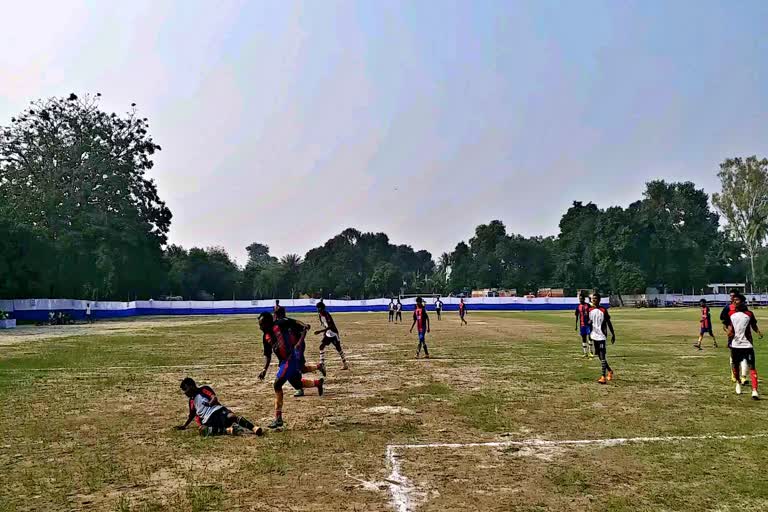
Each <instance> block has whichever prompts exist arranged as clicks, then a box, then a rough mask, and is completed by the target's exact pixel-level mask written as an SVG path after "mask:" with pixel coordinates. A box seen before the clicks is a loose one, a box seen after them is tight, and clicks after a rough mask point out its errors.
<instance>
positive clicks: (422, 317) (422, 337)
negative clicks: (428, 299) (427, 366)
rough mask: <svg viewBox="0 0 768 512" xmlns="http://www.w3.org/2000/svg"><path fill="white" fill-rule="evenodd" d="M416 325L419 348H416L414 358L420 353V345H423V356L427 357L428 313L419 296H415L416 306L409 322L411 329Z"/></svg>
mask: <svg viewBox="0 0 768 512" xmlns="http://www.w3.org/2000/svg"><path fill="white" fill-rule="evenodd" d="M414 327H417V331H418V333H419V348H418V350H416V359H418V358H419V356H420V355H421V347H422V346H423V347H424V358H425V359H429V349H428V348H427V339H426V337H427V333H428V332H429V315H427V308H426V306H425V304H424V301H423V300H422V299H421V297H417V298H416V308H415V309H414V310H413V323H412V324H411V331H410V332H413V328H414Z"/></svg>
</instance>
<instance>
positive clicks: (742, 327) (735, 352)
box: [726, 294, 763, 400]
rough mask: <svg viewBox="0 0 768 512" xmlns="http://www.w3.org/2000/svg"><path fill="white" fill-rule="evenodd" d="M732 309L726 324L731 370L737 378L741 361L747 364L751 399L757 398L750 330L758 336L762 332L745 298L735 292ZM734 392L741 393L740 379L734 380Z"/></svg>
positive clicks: (758, 397)
mask: <svg viewBox="0 0 768 512" xmlns="http://www.w3.org/2000/svg"><path fill="white" fill-rule="evenodd" d="M733 306H734V307H733V309H732V310H731V311H729V312H728V318H727V319H726V325H727V328H728V337H729V338H730V339H731V371H732V372H733V377H734V379H738V378H739V367H740V366H741V362H742V361H746V362H747V366H749V378H750V380H751V381H752V399H754V400H759V399H760V395H758V393H757V370H756V369H755V348H754V346H753V345H752V331H755V332H756V333H757V334H759V335H760V337H761V338H762V337H763V333H762V332H760V329H759V328H758V327H757V319H756V318H755V315H754V314H753V313H752V312H751V311H750V310H749V309H748V308H747V299H746V298H745V297H744V296H743V295H741V294H737V295H736V297H734V301H733ZM736 394H737V395H740V394H741V381H740V380H737V381H736Z"/></svg>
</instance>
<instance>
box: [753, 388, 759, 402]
mask: <svg viewBox="0 0 768 512" xmlns="http://www.w3.org/2000/svg"><path fill="white" fill-rule="evenodd" d="M752 400H760V395H758V394H757V390H756V389H753V390H752Z"/></svg>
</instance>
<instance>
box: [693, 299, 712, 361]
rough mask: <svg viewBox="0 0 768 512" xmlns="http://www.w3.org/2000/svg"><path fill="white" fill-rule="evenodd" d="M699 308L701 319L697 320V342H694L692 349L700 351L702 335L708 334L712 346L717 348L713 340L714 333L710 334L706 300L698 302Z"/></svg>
mask: <svg viewBox="0 0 768 512" xmlns="http://www.w3.org/2000/svg"><path fill="white" fill-rule="evenodd" d="M699 306H700V307H701V318H700V319H699V340H698V342H696V344H695V345H694V347H696V348H698V349H699V350H701V342H702V340H703V339H704V335H705V334H709V335H710V337H711V338H712V346H713V347H714V348H717V339H716V338H715V333H713V332H712V314H711V312H710V310H709V306H707V299H701V300H700V301H699Z"/></svg>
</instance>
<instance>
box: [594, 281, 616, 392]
mask: <svg viewBox="0 0 768 512" xmlns="http://www.w3.org/2000/svg"><path fill="white" fill-rule="evenodd" d="M600 299H601V297H600V294H599V293H597V292H595V293H593V294H592V307H591V308H590V310H589V328H590V332H589V337H590V338H592V342H593V343H594V345H595V353H596V354H597V357H599V358H600V364H601V366H602V369H603V375H602V376H601V377H600V378H599V379H598V380H597V382H599V383H600V384H605V383H606V382H609V381H612V380H613V370H612V369H611V366H610V365H609V364H608V359H607V346H606V344H607V339H608V330H607V329H610V330H611V345H613V344H614V343H616V333H615V332H614V330H613V324H612V323H611V315H610V314H609V313H608V310H607V309H606V308H604V307H602V306H601V305H600Z"/></svg>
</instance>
